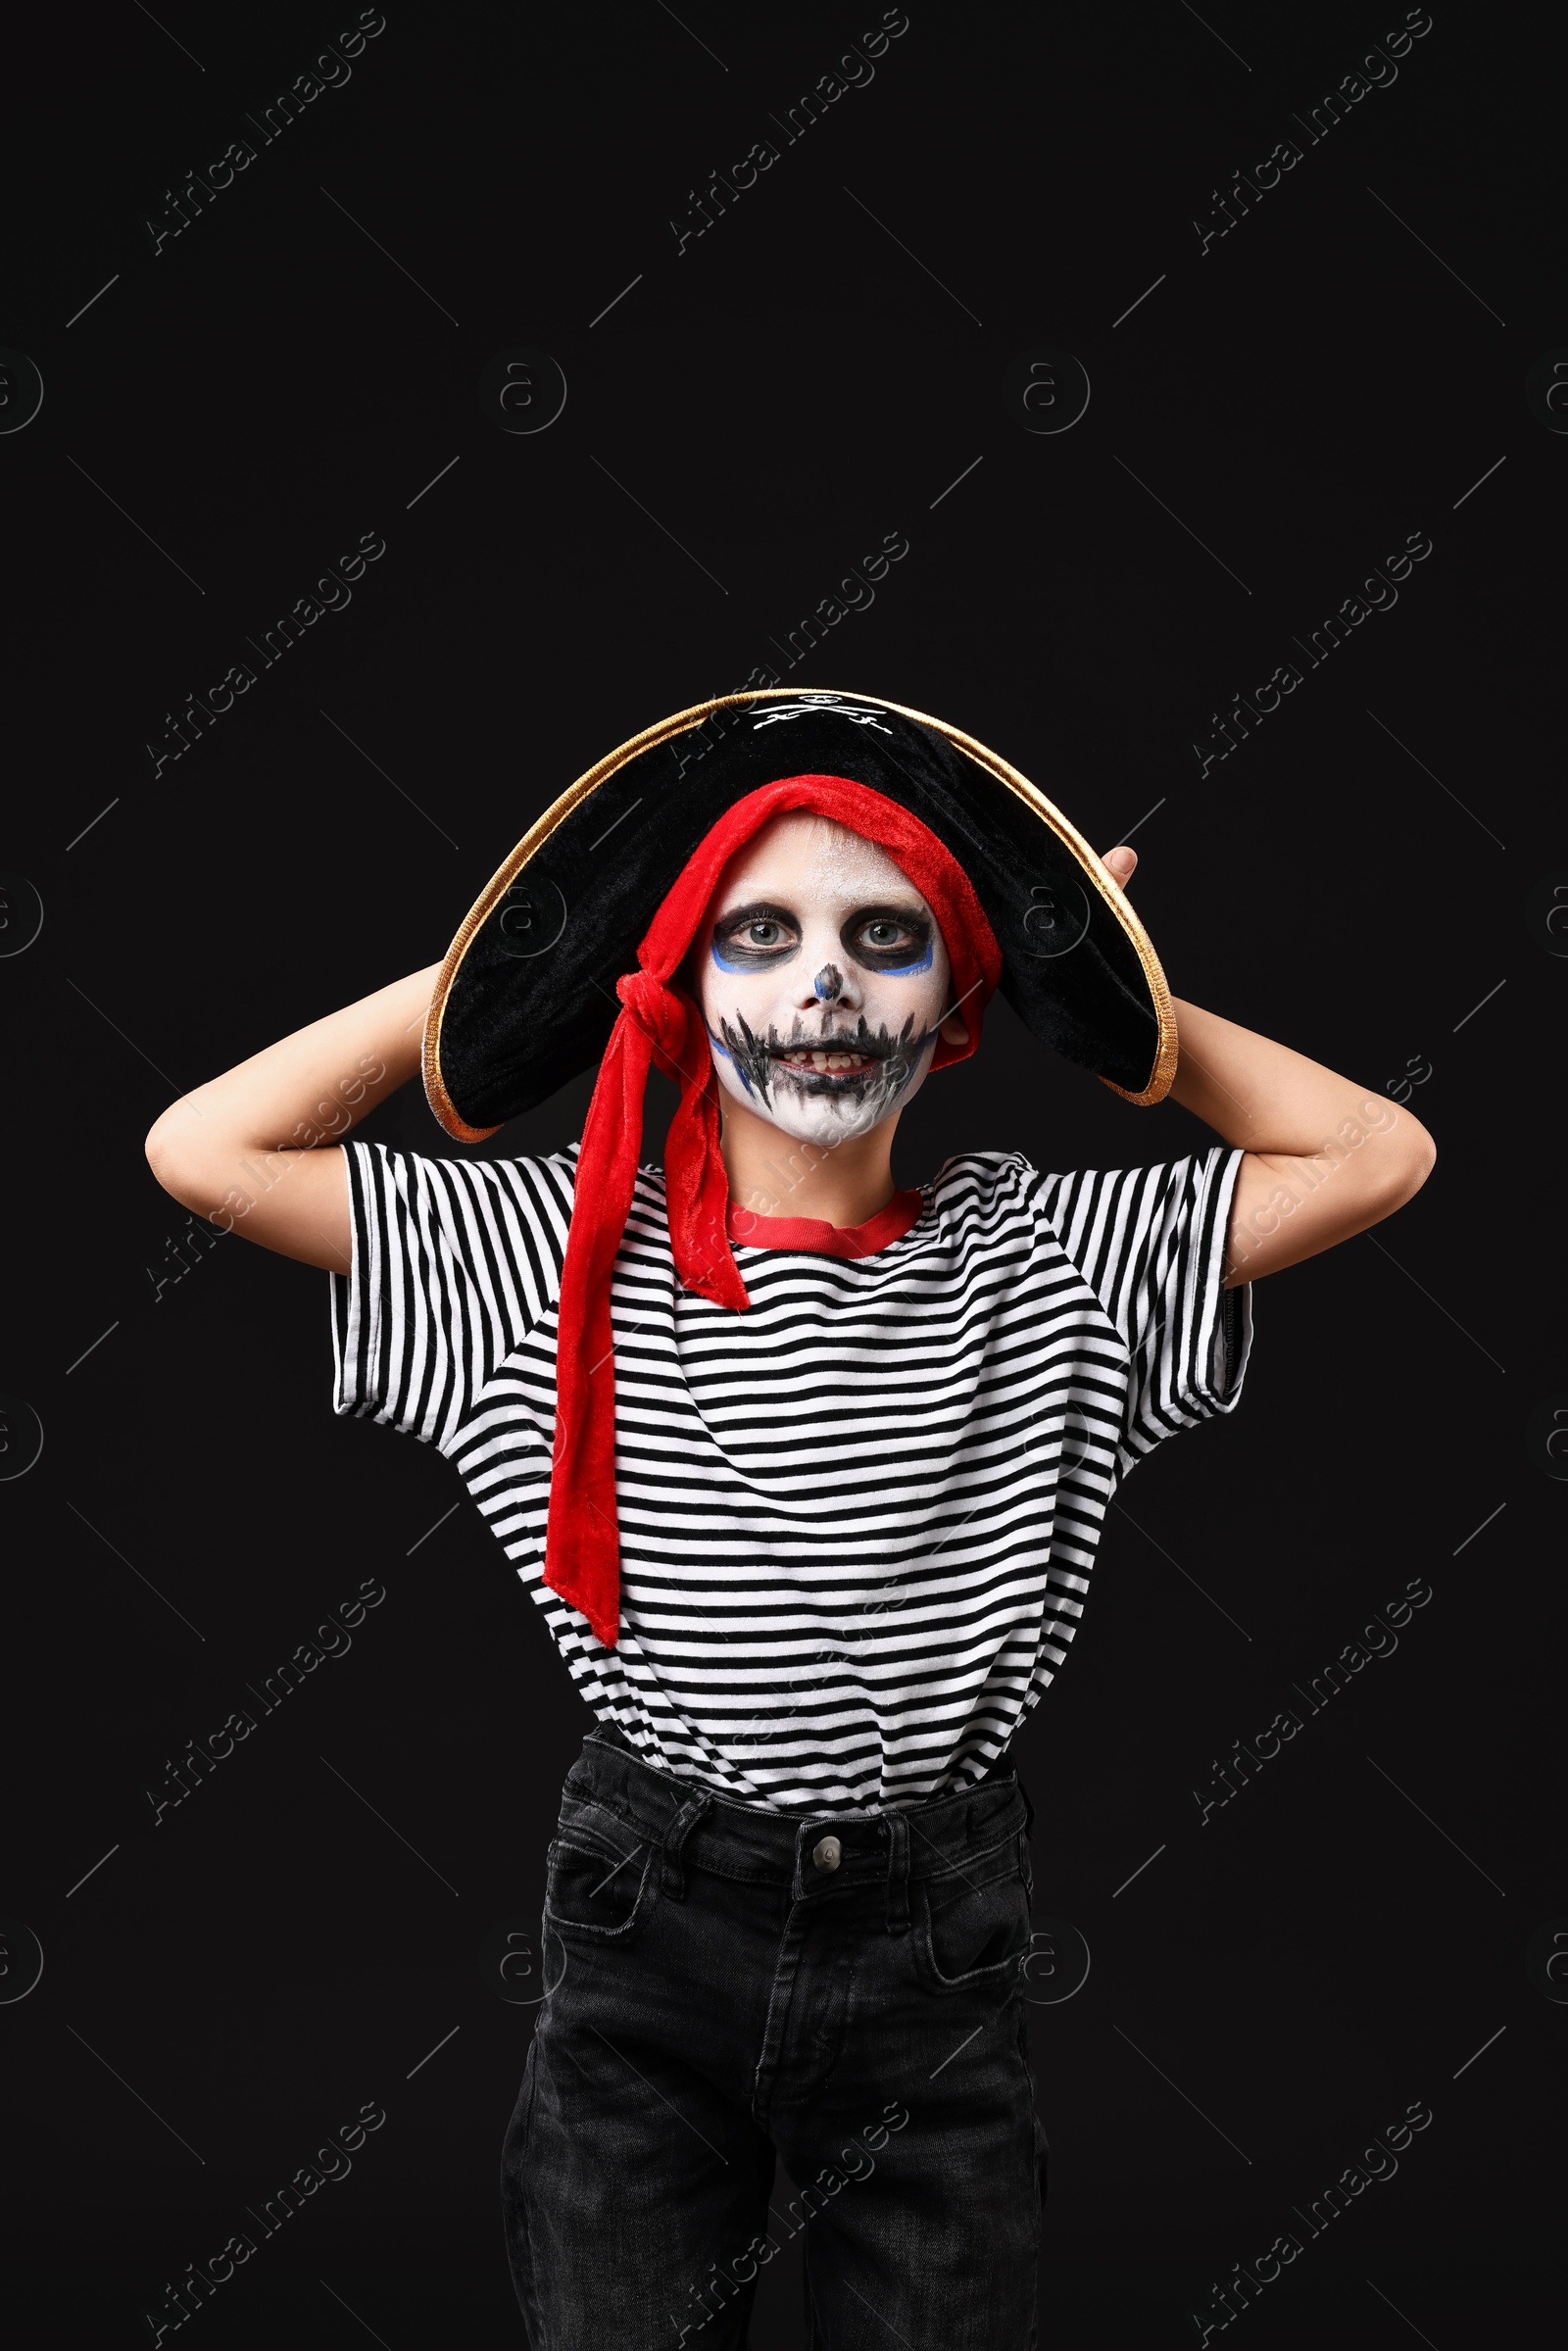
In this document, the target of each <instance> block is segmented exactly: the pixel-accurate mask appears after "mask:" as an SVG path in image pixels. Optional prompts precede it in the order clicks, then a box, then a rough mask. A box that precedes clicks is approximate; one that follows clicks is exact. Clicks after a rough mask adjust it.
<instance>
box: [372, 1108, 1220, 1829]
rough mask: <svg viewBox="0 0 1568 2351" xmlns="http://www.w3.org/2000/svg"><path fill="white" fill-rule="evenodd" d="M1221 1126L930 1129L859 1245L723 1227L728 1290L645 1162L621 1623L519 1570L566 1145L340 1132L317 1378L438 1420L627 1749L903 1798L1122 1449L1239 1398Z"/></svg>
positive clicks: (1033, 1606)
mask: <svg viewBox="0 0 1568 2351" xmlns="http://www.w3.org/2000/svg"><path fill="white" fill-rule="evenodd" d="M1241 1156H1242V1154H1241V1152H1240V1151H1228V1150H1225V1149H1223V1148H1216V1149H1214V1150H1212V1151H1207V1152H1206V1153H1204V1154H1202V1155H1201V1156H1200V1157H1194V1158H1188V1159H1179V1160H1175V1161H1171V1162H1168V1163H1167V1164H1165V1165H1163V1166H1159V1167H1149V1168H1134V1169H1130V1170H1126V1171H1123V1172H1120V1173H1114V1174H1101V1173H1096V1172H1084V1173H1078V1174H1073V1175H1064V1176H1042V1175H1040V1174H1038V1173H1037V1172H1036V1170H1035V1169H1034V1168H1032V1167H1031V1166H1030V1165H1029V1164H1028V1162H1027V1161H1026V1160H1024V1159H1022V1158H1019V1157H1017V1156H1013V1155H1006V1154H1003V1153H1000V1152H978V1153H974V1154H972V1155H970V1156H967V1157H964V1158H958V1159H952V1160H950V1161H949V1162H948V1164H947V1165H946V1167H944V1169H943V1170H942V1173H941V1174H940V1175H939V1176H938V1177H937V1179H936V1181H935V1182H934V1183H932V1184H930V1185H927V1186H925V1187H923V1190H924V1195H925V1207H924V1209H923V1211H922V1213H921V1215H920V1217H919V1219H918V1221H917V1222H916V1224H915V1225H914V1226H913V1227H912V1228H911V1229H910V1230H909V1231H908V1232H907V1233H906V1234H905V1235H904V1236H903V1237H902V1239H900V1240H898V1241H895V1242H893V1243H892V1244H891V1245H890V1246H889V1247H887V1248H886V1249H880V1250H878V1251H877V1252H876V1253H875V1254H874V1255H871V1256H868V1257H860V1258H853V1259H841V1258H837V1257H828V1256H821V1255H818V1254H815V1253H811V1252H805V1251H797V1250H774V1249H752V1248H744V1247H743V1248H739V1249H737V1252H736V1253H737V1258H738V1261H739V1264H740V1267H741V1271H742V1274H743V1277H744V1279H745V1282H746V1285H747V1289H748V1290H749V1292H750V1294H751V1298H752V1305H751V1308H750V1311H749V1312H747V1313H744V1314H735V1313H732V1312H730V1311H728V1310H727V1309H725V1308H723V1307H720V1306H715V1305H712V1304H711V1303H710V1302H709V1301H708V1300H707V1299H706V1298H695V1297H693V1296H691V1295H689V1294H688V1293H686V1292H684V1291H682V1290H680V1289H679V1287H678V1285H677V1283H676V1280H675V1274H674V1265H673V1260H672V1257H671V1253H670V1246H669V1236H668V1228H667V1226H666V1223H665V1218H664V1206H663V1179H662V1176H661V1175H660V1174H659V1173H658V1172H657V1171H654V1170H646V1169H645V1170H643V1171H642V1172H641V1173H640V1174H639V1176H638V1179H637V1189H636V1196H635V1199H634V1201H633V1205H632V1211H631V1215H630V1217H629V1219H628V1222H627V1226H626V1234H625V1240H624V1242H623V1244H622V1247H621V1250H620V1254H619V1257H618V1259H617V1261H616V1266H615V1277H614V1284H613V1295H612V1315H613V1327H614V1332H615V1394H616V1416H615V1419H616V1481H617V1499H618V1514H619V1523H620V1544H621V1600H620V1637H619V1641H618V1644H617V1646H616V1647H615V1648H614V1649H613V1650H610V1649H606V1648H605V1647H604V1646H603V1644H602V1643H601V1642H600V1641H598V1640H597V1639H596V1638H595V1636H594V1634H593V1633H592V1631H591V1630H590V1629H589V1626H588V1623H587V1620H586V1619H585V1618H584V1617H582V1616H581V1615H579V1614H578V1612H577V1611H576V1610H575V1609H573V1608H570V1607H568V1606H567V1605H566V1603H565V1602H564V1600H562V1599H561V1598H560V1596H559V1595H558V1594H557V1593H555V1592H551V1591H549V1590H548V1589H547V1588H546V1587H545V1585H544V1584H543V1583H542V1581H541V1570H542V1566H543V1556H544V1528H545V1510H546V1504H547V1501H548V1497H549V1486H550V1453H551V1443H552V1438H553V1434H554V1426H555V1352H556V1337H557V1327H556V1301H557V1298H558V1297H559V1291H560V1280H561V1264H562V1259H563V1255H564V1249H565V1242H566V1232H567V1226H568V1223H569V1220H570V1215H571V1199H572V1178H573V1170H574V1164H575V1151H567V1152H564V1153H561V1154H559V1155H556V1156H552V1157H550V1158H544V1159H510V1160H508V1159H502V1160H451V1159H428V1158H422V1157H417V1156H415V1155H413V1154H411V1153H408V1152H403V1151H389V1150H387V1149H386V1148H385V1147H384V1146H382V1145H378V1144H377V1145H367V1144H358V1143H351V1144H349V1145H347V1146H346V1147H345V1158H346V1160H347V1163H348V1170H349V1187H350V1197H351V1200H352V1205H353V1222H354V1270H353V1273H352V1275H351V1276H349V1277H347V1278H345V1277H340V1276H338V1275H334V1276H333V1277H332V1305H333V1344H334V1351H335V1357H336V1372H337V1387H336V1398H335V1401H336V1409H337V1410H338V1411H339V1412H340V1413H354V1414H358V1415H362V1416H366V1415H368V1416H369V1417H370V1418H372V1419H375V1420H380V1421H385V1422H387V1423H389V1424H390V1425H391V1426H393V1427H394V1428H399V1429H403V1430H406V1431H407V1432H408V1433H410V1434H411V1435H413V1436H416V1437H418V1438H420V1439H421V1440H423V1442H425V1443H426V1444H431V1445H437V1446H439V1447H440V1449H441V1451H442V1452H444V1453H445V1454H447V1456H448V1457H449V1459H451V1460H452V1461H453V1462H454V1464H455V1465H456V1467H457V1469H458V1471H459V1473H460V1475H461V1476H462V1478H463V1480H464V1482H465V1484H466V1487H467V1490H468V1492H469V1494H471V1495H472V1497H473V1499H474V1501H475V1502H476V1503H477V1504H478V1506H479V1508H480V1510H481V1511H482V1512H483V1513H484V1515H485V1517H486V1518H487V1519H488V1521H489V1523H490V1525H491V1527H492V1528H493V1529H494V1532H495V1534H496V1536H497V1537H498V1539H499V1540H500V1542H501V1543H502V1545H503V1547H504V1548H505V1550H506V1552H507V1555H508V1557H509V1558H511V1559H513V1560H515V1562H516V1566H517V1572H518V1574H519V1575H520V1576H521V1577H522V1578H523V1579H524V1581H525V1582H526V1583H527V1584H528V1585H529V1586H530V1588H531V1590H532V1592H533V1596H534V1598H535V1599H536V1600H537V1601H538V1602H539V1603H540V1605H541V1606H542V1607H543V1608H544V1610H545V1612H546V1616H547V1618H548V1621H549V1624H550V1629H551V1632H552V1633H553V1634H554V1636H555V1639H556V1641H557V1642H558V1644H559V1646H560V1648H561V1650H562V1653H563V1655H564V1657H565V1660H566V1663H567V1666H568V1667H569V1669H570V1671H571V1674H572V1677H573V1679H574V1680H575V1682H576V1684H577V1686H578V1688H579V1690H581V1692H582V1694H583V1697H584V1698H585V1699H586V1700H587V1702H588V1704H589V1705H590V1706H591V1707H592V1709H593V1711H594V1712H595V1714H596V1715H597V1716H598V1717H599V1718H600V1719H601V1720H603V1721H611V1722H616V1723H618V1724H619V1725H620V1726H621V1728H622V1729H623V1730H624V1732H625V1733H626V1735H627V1737H628V1738H630V1739H633V1740H634V1741H635V1742H636V1744H637V1745H638V1746H639V1747H640V1748H641V1749H642V1751H643V1752H644V1753H645V1754H646V1755H647V1756H648V1759H649V1760H650V1762H653V1763H655V1764H657V1765H659V1766H661V1767H662V1769H664V1770H667V1771H672V1772H675V1773H677V1774H679V1775H680V1776H682V1777H684V1778H687V1779H693V1780H697V1781H700V1782H701V1783H703V1784H704V1785H705V1786H707V1787H710V1788H713V1789H715V1790H716V1791H718V1792H720V1793H722V1794H723V1795H725V1796H726V1797H728V1798H729V1800H730V1801H732V1802H739V1803H744V1804H753V1805H758V1806H760V1807H763V1808H765V1809H768V1810H778V1811H786V1812H810V1813H813V1814H817V1813H833V1812H846V1811H860V1810H865V1809H876V1808H879V1807H882V1806H885V1805H889V1804H900V1805H907V1804H914V1803H918V1802H921V1801H923V1800H924V1799H925V1798H927V1797H928V1796H931V1795H933V1794H942V1793H946V1792H948V1791H949V1790H951V1789H953V1788H960V1787H964V1786H967V1785H968V1784H969V1783H971V1782H972V1781H974V1780H976V1779H978V1778H979V1777H980V1775H981V1774H982V1773H983V1772H984V1771H985V1770H986V1768H987V1767H988V1765H990V1764H991V1763H992V1762H994V1761H995V1760H996V1759H997V1757H998V1756H999V1755H1000V1754H1001V1753H1002V1752H1003V1750H1004V1749H1005V1746H1006V1745H1007V1743H1008V1741H1009V1740H1010V1739H1011V1737H1012V1735H1013V1733H1014V1731H1015V1730H1016V1729H1017V1727H1018V1724H1019V1722H1020V1721H1021V1720H1022V1718H1023V1716H1024V1715H1025V1714H1026V1713H1027V1712H1028V1711H1029V1709H1030V1708H1031V1707H1033V1706H1034V1705H1035V1704H1036V1703H1037V1702H1038V1701H1039V1699H1040V1697H1041V1696H1042V1694H1043V1693H1044V1691H1045V1690H1047V1688H1048V1687H1049V1686H1050V1683H1051V1681H1052V1679H1053V1676H1054V1673H1055V1670H1056V1668H1057V1667H1058V1666H1059V1665H1060V1664H1061V1662H1062V1659H1063V1657H1064V1656H1065V1654H1066V1649H1067V1644H1068V1643H1069V1641H1071V1639H1072V1636H1073V1633H1074V1631H1075V1629H1076V1626H1077V1623H1078V1620H1079V1618H1080V1616H1081V1615H1082V1613H1083V1605H1084V1599H1085V1596H1086V1593H1087V1592H1088V1582H1089V1575H1090V1571H1091V1569H1092V1567H1093V1564H1094V1557H1095V1549H1096V1545H1097V1543H1098V1542H1099V1538H1100V1531H1101V1527H1102V1524H1103V1518H1104V1513H1105V1509H1106V1506H1107V1504H1108V1502H1109V1499H1110V1495H1111V1494H1112V1492H1113V1491H1114V1489H1115V1487H1116V1485H1117V1484H1118V1482H1119V1481H1120V1480H1121V1479H1122V1478H1123V1477H1125V1476H1126V1474H1127V1472H1128V1471H1129V1470H1130V1469H1131V1468H1132V1467H1133V1466H1134V1465H1135V1463H1136V1462H1137V1461H1138V1460H1139V1459H1140V1458H1141V1457H1142V1456H1143V1455H1144V1454H1146V1453H1148V1452H1151V1451H1152V1449H1153V1447H1154V1446H1155V1445H1157V1444H1159V1442H1160V1441H1161V1439H1162V1438H1165V1437H1168V1436H1170V1435H1171V1434H1172V1433H1173V1432H1174V1431H1176V1430H1178V1429H1183V1428H1188V1427H1191V1426H1193V1425H1194V1424H1195V1423H1197V1422H1198V1421H1201V1420H1203V1419H1206V1418H1207V1417H1209V1416H1210V1415H1211V1414H1213V1413H1218V1412H1228V1411H1229V1410H1230V1409H1231V1408H1232V1407H1233V1405H1234V1404H1235V1402H1236V1400H1237V1397H1238V1396H1239V1394H1240V1391H1241V1385H1242V1377H1243V1373H1244V1370H1245V1367H1246V1361H1247V1355H1248V1351H1249V1348H1250V1338H1251V1324H1250V1302H1249V1301H1250V1292H1249V1291H1247V1290H1245V1289H1243V1290H1237V1291H1232V1292H1230V1293H1228V1294H1227V1293H1226V1292H1224V1290H1223V1289H1222V1277H1223V1267H1224V1256H1225V1243H1226V1230H1227V1225H1228V1221H1229V1211H1230V1200H1231V1194H1232V1191H1233V1189H1234V1186H1235V1181H1236V1172H1237V1168H1238V1166H1239V1165H1240V1161H1241Z"/></svg>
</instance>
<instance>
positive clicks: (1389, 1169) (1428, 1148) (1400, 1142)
mask: <svg viewBox="0 0 1568 2351" xmlns="http://www.w3.org/2000/svg"><path fill="white" fill-rule="evenodd" d="M1391 1140H1392V1139H1391ZM1397 1146H1398V1148H1397V1156H1395V1157H1394V1158H1393V1159H1392V1160H1391V1161H1390V1162H1389V1163H1387V1164H1386V1166H1385V1171H1384V1177H1383V1189H1384V1200H1385V1204H1384V1206H1383V1209H1382V1213H1383V1215H1385V1216H1392V1215H1393V1214H1394V1211H1395V1209H1396V1208H1402V1207H1403V1206H1404V1204H1405V1202H1406V1200H1414V1198H1415V1196H1416V1194H1417V1193H1418V1192H1419V1191H1420V1189H1421V1187H1422V1185H1423V1184H1424V1183H1425V1182H1426V1180H1427V1178H1428V1176H1429V1175H1430V1174H1431V1173H1432V1170H1433V1168H1434V1167H1435V1166H1436V1164H1437V1157H1438V1147H1437V1145H1436V1143H1435V1142H1434V1141H1433V1139H1432V1137H1431V1136H1430V1135H1429V1134H1428V1132H1427V1130H1426V1128H1425V1127H1424V1126H1423V1125H1422V1124H1421V1121H1420V1119H1419V1118H1412V1117H1411V1116H1410V1113H1409V1112H1408V1111H1407V1110H1406V1111H1405V1112H1403V1113H1402V1115H1401V1117H1400V1120H1399V1127H1398V1131H1397Z"/></svg>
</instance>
